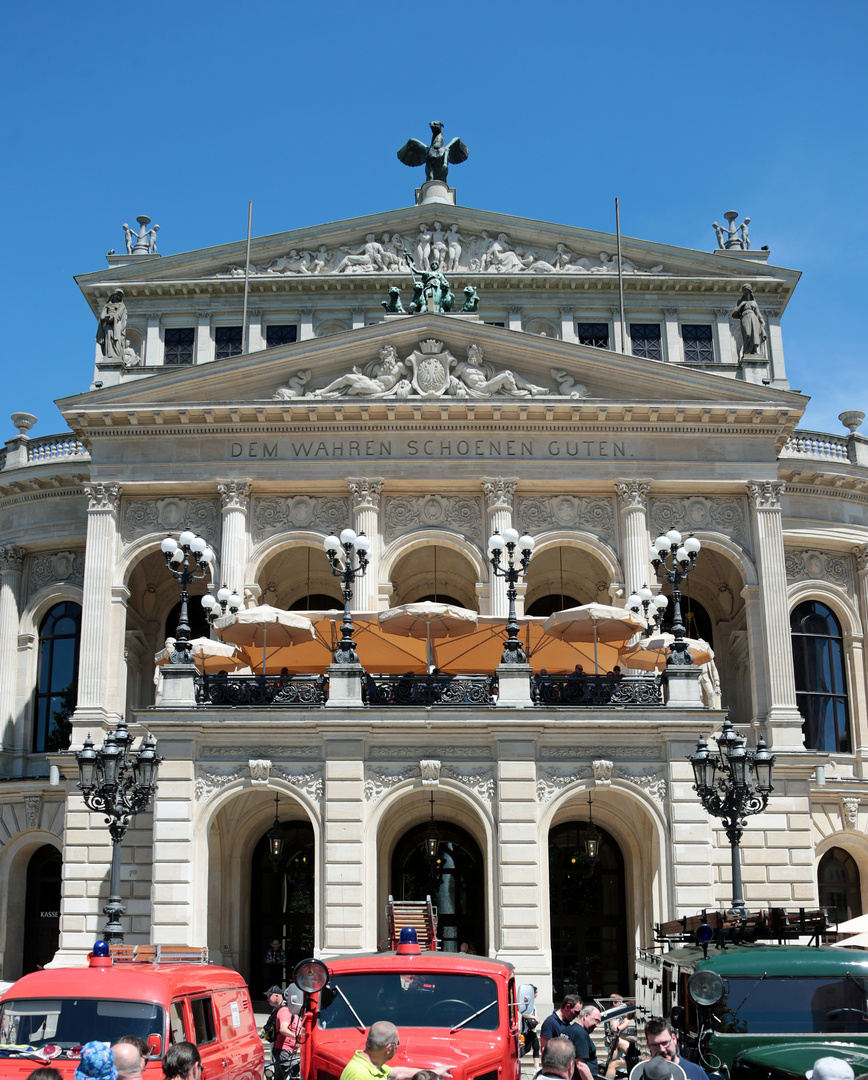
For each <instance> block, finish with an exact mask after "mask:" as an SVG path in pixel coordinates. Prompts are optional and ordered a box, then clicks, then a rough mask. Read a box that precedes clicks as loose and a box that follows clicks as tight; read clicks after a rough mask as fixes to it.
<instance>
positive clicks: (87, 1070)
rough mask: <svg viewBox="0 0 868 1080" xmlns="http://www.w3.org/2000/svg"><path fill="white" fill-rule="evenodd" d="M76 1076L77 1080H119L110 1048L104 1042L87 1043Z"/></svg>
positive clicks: (79, 1060)
mask: <svg viewBox="0 0 868 1080" xmlns="http://www.w3.org/2000/svg"><path fill="white" fill-rule="evenodd" d="M74 1075H75V1080H118V1071H117V1069H116V1068H115V1063H114V1058H113V1057H112V1052H111V1050H110V1049H109V1047H108V1046H107V1045H106V1044H105V1043H104V1042H96V1041H94V1042H89V1043H85V1044H84V1046H83V1047H82V1048H81V1056H80V1057H79V1059H78V1065H77V1067H76V1070H75V1073H74Z"/></svg>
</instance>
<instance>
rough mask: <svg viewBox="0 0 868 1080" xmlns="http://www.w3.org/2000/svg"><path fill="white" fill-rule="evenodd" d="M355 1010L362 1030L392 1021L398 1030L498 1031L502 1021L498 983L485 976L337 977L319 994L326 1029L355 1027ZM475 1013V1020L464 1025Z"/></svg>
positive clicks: (380, 974)
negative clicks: (418, 1028) (459, 1027)
mask: <svg viewBox="0 0 868 1080" xmlns="http://www.w3.org/2000/svg"><path fill="white" fill-rule="evenodd" d="M339 990H340V992H338V991H339ZM341 995H343V997H342V996H341ZM344 998H346V1001H345V1000H344ZM347 1002H349V1005H350V1006H352V1009H351V1008H350V1007H349V1006H348V1005H347ZM353 1010H355V1012H356V1013H357V1014H358V1018H359V1020H361V1022H362V1024H363V1025H364V1026H365V1027H370V1025H371V1024H373V1023H374V1022H375V1021H376V1020H390V1021H391V1022H392V1023H393V1024H395V1025H396V1026H397V1028H398V1029H399V1030H400V1029H401V1028H405V1027H442V1028H450V1029H451V1028H454V1027H455V1026H456V1025H461V1027H462V1029H463V1030H470V1031H496V1030H497V1028H498V1026H499V1023H500V1009H499V1006H498V1003H497V984H496V983H495V981H494V979H489V978H488V976H486V975H441V974H439V973H438V972H432V973H430V974H429V973H427V972H425V973H423V974H419V973H417V972H413V973H412V974H410V973H403V974H392V973H389V974H385V973H383V972H376V973H368V974H363V975H335V976H334V978H333V979H332V980H331V982H330V983H329V985H328V986H326V987H325V988H324V989H323V990H321V991H320V1011H319V1016H318V1017H317V1024H318V1025H319V1027H320V1028H323V1029H324V1030H329V1029H332V1028H358V1026H359V1021H358V1020H357V1019H356V1017H355V1016H354V1015H353ZM479 1010H483V1011H482V1012H480V1014H479V1016H476V1017H474V1019H473V1020H470V1021H469V1022H468V1023H464V1021H466V1020H468V1018H469V1017H471V1016H473V1014H474V1013H476V1012H479Z"/></svg>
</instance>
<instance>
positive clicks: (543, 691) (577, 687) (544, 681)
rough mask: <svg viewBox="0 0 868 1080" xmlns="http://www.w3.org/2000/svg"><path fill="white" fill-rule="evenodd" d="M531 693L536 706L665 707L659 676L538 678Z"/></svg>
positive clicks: (555, 676) (540, 676)
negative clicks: (663, 705)
mask: <svg viewBox="0 0 868 1080" xmlns="http://www.w3.org/2000/svg"><path fill="white" fill-rule="evenodd" d="M531 694H532V696H533V701H534V704H535V705H542V706H548V705H569V706H579V707H584V708H595V707H599V706H606V705H618V706H620V705H641V706H643V707H646V708H647V707H648V706H656V705H662V704H663V693H662V689H661V679H660V676H659V675H536V676H534V678H533V681H532V684H531Z"/></svg>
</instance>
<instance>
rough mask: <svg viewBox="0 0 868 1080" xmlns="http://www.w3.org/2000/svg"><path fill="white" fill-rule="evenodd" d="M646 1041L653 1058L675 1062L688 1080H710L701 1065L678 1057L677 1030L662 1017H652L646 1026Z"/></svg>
mask: <svg viewBox="0 0 868 1080" xmlns="http://www.w3.org/2000/svg"><path fill="white" fill-rule="evenodd" d="M645 1041H646V1043H647V1044H648V1053H649V1054H650V1055H651V1057H663V1058H666V1060H667V1061H674V1062H675V1064H676V1065H680V1066H681V1068H682V1069H683V1070H684V1075H685V1076H686V1077H687V1080H709V1077H708V1073H707V1072H706V1071H705V1069H703V1068H702V1066H700V1065H696V1064H694V1063H693V1062H692V1061H688V1060H687V1059H686V1058H683V1057H679V1055H678V1038H677V1036H676V1034H675V1028H674V1027H673V1026H672V1024H671V1023H670V1022H669V1021H668V1020H664V1019H663V1017H661V1016H652V1017H651V1019H650V1020H649V1021H648V1022H647V1023H646V1024H645Z"/></svg>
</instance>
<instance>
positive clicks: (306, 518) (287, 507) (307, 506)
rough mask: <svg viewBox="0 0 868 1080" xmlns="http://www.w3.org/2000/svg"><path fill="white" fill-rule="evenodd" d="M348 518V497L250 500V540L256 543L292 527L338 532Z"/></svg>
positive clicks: (304, 496)
mask: <svg viewBox="0 0 868 1080" xmlns="http://www.w3.org/2000/svg"><path fill="white" fill-rule="evenodd" d="M349 520H350V500H349V498H345V499H342V498H333V497H328V498H321V499H317V498H313V497H311V496H309V495H288V496H286V497H285V498H284V497H274V498H264V497H263V498H255V499H254V500H253V539H254V540H255V541H257V542H258V541H260V540H265V539H266V538H267V537H269V536H273V535H274V534H275V533H278V532H286V531H289V530H292V529H312V530H314V531H316V532H323V533H325V534H326V535H328V534H329V533H333V532H335V531H337V532H338V533H340V531H341V529H345V528H346V527H347V524H348V522H349Z"/></svg>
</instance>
